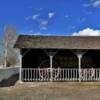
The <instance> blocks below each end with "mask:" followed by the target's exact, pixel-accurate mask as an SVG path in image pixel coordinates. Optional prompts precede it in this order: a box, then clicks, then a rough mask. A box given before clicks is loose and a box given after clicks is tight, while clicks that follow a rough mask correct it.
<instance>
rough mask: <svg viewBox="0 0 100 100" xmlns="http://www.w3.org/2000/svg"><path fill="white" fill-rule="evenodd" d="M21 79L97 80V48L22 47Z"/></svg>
mask: <svg viewBox="0 0 100 100" xmlns="http://www.w3.org/2000/svg"><path fill="white" fill-rule="evenodd" d="M22 57H23V58H22V69H21V76H20V77H21V80H22V81H79V82H81V81H99V80H100V61H99V59H100V51H99V50H67V49H61V50H60V49H22Z"/></svg>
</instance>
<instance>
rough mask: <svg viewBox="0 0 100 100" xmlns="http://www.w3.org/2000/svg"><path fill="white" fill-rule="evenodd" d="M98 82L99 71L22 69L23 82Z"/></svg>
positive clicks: (99, 78)
mask: <svg viewBox="0 0 100 100" xmlns="http://www.w3.org/2000/svg"><path fill="white" fill-rule="evenodd" d="M79 78H80V80H81V81H100V69H98V68H95V69H86V68H85V69H81V71H80V76H79V69H78V68H53V69H50V68H23V69H22V80H23V81H78V80H79Z"/></svg>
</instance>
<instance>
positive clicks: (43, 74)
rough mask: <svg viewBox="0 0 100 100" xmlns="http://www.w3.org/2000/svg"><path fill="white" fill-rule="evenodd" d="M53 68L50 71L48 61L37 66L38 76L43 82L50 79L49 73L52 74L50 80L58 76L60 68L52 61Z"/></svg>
mask: <svg viewBox="0 0 100 100" xmlns="http://www.w3.org/2000/svg"><path fill="white" fill-rule="evenodd" d="M53 66H54V67H55V68H54V67H53V68H52V69H51V68H50V61H49V60H44V61H43V62H42V63H41V64H40V65H39V76H40V78H41V79H43V80H49V79H50V78H51V73H52V78H53V79H55V78H57V77H58V76H59V71H60V68H59V67H58V64H57V63H56V62H55V61H53Z"/></svg>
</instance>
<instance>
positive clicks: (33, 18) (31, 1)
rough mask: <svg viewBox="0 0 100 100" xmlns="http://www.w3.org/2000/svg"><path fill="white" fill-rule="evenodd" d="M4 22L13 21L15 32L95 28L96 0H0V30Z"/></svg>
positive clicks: (99, 25) (99, 19)
mask: <svg viewBox="0 0 100 100" xmlns="http://www.w3.org/2000/svg"><path fill="white" fill-rule="evenodd" d="M5 25H14V26H15V27H16V29H17V32H18V33H19V34H20V33H24V34H32V33H34V34H37V35H38V34H53V35H54V34H55V35H72V34H73V33H75V32H76V33H77V32H79V33H80V32H81V31H82V32H83V31H84V30H86V31H85V32H87V31H89V32H90V31H92V32H94V31H95V30H96V31H95V32H97V31H99V30H100V0H0V34H3V29H4V26H5ZM99 32H100V31H99Z"/></svg>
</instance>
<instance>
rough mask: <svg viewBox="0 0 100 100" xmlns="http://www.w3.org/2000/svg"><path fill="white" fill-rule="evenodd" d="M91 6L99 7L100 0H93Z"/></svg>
mask: <svg viewBox="0 0 100 100" xmlns="http://www.w3.org/2000/svg"><path fill="white" fill-rule="evenodd" d="M92 6H93V7H100V0H93V2H92Z"/></svg>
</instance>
